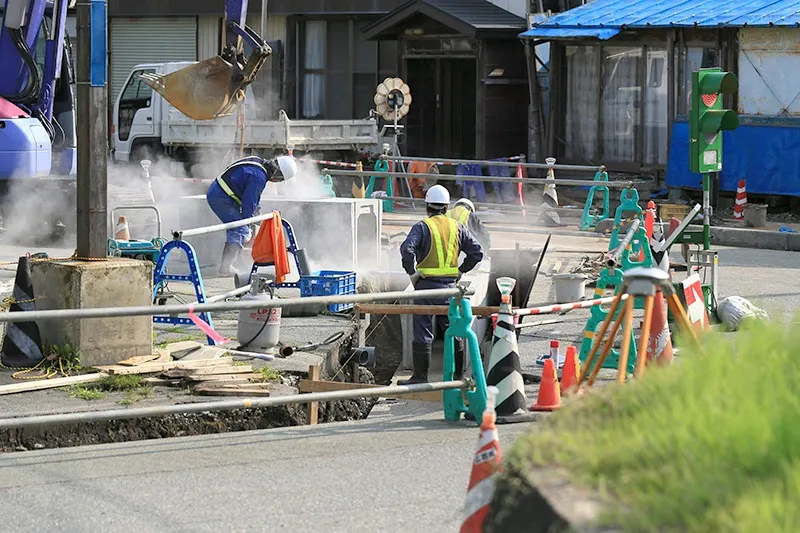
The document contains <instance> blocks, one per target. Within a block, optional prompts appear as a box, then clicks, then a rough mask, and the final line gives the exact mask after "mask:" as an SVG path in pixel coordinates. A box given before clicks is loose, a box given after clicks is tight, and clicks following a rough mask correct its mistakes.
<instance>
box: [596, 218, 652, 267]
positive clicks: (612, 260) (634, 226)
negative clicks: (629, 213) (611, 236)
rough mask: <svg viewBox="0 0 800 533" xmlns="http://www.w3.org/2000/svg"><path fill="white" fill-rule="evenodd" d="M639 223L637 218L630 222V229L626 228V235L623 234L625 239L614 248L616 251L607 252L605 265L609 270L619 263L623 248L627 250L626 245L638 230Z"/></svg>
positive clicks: (639, 220)
mask: <svg viewBox="0 0 800 533" xmlns="http://www.w3.org/2000/svg"><path fill="white" fill-rule="evenodd" d="M641 223H642V221H641V219H638V218H637V219H636V220H634V221H633V222H631V227H630V228H628V231H627V233H625V237H624V238H623V239H622V241H620V243H619V246H618V247H617V248H616V250H614V251H613V252H608V257H607V259H606V264H607V265H608V267H609V268H614V267H615V266H616V265H618V264H619V263H620V260H621V258H622V254H623V252H625V248H627V247H628V245H629V244H630V243H631V241H632V240H633V236H634V235H635V234H636V232H637V231H638V230H639V225H640V224H641ZM648 244H649V243H648Z"/></svg>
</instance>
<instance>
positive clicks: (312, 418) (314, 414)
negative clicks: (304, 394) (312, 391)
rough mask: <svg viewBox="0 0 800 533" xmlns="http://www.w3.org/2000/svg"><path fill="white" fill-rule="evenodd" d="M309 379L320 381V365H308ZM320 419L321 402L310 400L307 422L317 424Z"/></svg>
mask: <svg viewBox="0 0 800 533" xmlns="http://www.w3.org/2000/svg"><path fill="white" fill-rule="evenodd" d="M308 379H310V380H311V381H319V367H318V366H316V365H311V366H309V367H308ZM318 420H319V403H318V402H308V411H307V413H306V423H307V424H308V425H310V426H314V425H316V424H317V421H318Z"/></svg>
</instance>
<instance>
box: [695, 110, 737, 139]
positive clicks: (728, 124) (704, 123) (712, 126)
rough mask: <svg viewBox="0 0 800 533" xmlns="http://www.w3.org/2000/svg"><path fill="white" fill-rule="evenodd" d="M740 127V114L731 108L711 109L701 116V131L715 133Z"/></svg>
mask: <svg viewBox="0 0 800 533" xmlns="http://www.w3.org/2000/svg"><path fill="white" fill-rule="evenodd" d="M737 127H739V115H737V114H736V113H734V112H733V111H731V110H730V109H709V110H708V111H706V112H705V113H703V114H702V116H701V117H700V131H701V132H703V133H714V132H717V131H720V130H724V131H730V130H735V129H736V128H737Z"/></svg>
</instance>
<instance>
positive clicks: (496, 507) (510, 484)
mask: <svg viewBox="0 0 800 533" xmlns="http://www.w3.org/2000/svg"><path fill="white" fill-rule="evenodd" d="M605 505H606V503H605V502H604V501H603V500H602V499H601V498H600V497H599V496H598V495H596V494H595V493H593V492H592V491H590V490H589V489H586V488H583V487H581V486H579V485H574V484H572V483H571V481H570V480H569V477H568V476H567V474H566V472H564V471H562V470H559V469H553V468H538V467H531V468H529V469H526V471H524V472H521V471H519V470H516V469H513V470H507V471H506V473H505V474H504V475H503V477H501V478H500V480H499V482H498V485H497V489H496V491H495V495H494V498H493V499H492V503H491V507H490V511H489V515H488V516H487V518H486V524H485V526H484V531H485V532H486V533H495V532H497V533H500V532H505V531H523V530H524V531H525V532H526V533H567V532H570V533H618V532H619V529H617V528H614V527H610V526H606V527H601V526H599V525H598V521H599V519H600V517H601V514H602V511H603V509H604V508H605Z"/></svg>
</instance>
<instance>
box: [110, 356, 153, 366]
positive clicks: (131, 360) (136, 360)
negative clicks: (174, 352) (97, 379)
mask: <svg viewBox="0 0 800 533" xmlns="http://www.w3.org/2000/svg"><path fill="white" fill-rule="evenodd" d="M160 357H161V355H160V354H156V353H154V354H150V355H135V356H133V357H128V358H127V359H125V360H124V361H120V362H118V363H117V364H118V365H122V366H137V365H141V364H142V363H148V362H150V361H155V360H156V359H159V358H160Z"/></svg>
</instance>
